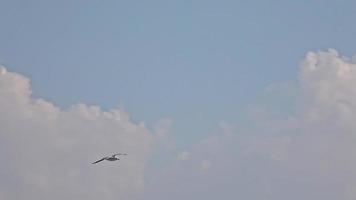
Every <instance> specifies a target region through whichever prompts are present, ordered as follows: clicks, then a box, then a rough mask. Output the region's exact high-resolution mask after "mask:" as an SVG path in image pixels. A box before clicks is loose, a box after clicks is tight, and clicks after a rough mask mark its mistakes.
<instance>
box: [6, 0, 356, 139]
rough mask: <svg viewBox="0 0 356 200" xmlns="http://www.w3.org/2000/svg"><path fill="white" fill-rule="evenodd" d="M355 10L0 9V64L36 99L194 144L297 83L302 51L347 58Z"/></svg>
mask: <svg viewBox="0 0 356 200" xmlns="http://www.w3.org/2000/svg"><path fill="white" fill-rule="evenodd" d="M355 4H356V3H355V2H353V1H315V0H314V1H306V0H303V1H294V2H291V1H230V0H226V1H210V0H204V1H203V0H196V1H163V0H161V1H105V2H101V1H90V0H88V1H87V0H86V1H20V0H11V1H10V0H2V1H0V9H1V10H0V25H1V31H0V44H1V45H0V61H1V62H2V63H3V64H4V65H6V66H7V67H8V68H9V70H11V71H16V72H19V73H22V74H25V75H26V76H28V77H30V78H31V81H32V86H33V88H34V96H35V97H41V98H44V99H47V100H49V101H52V102H54V103H55V104H56V105H58V106H60V107H62V108H68V107H69V106H71V105H73V104H75V103H78V102H85V103H88V104H95V105H100V106H101V107H103V108H105V109H109V108H113V107H116V106H117V105H121V106H123V107H124V108H125V110H127V111H128V112H129V113H130V115H131V116H132V118H133V119H134V120H135V121H145V122H148V123H154V122H155V121H157V120H158V119H160V118H165V117H168V118H172V119H173V120H174V128H175V131H176V132H177V133H178V134H177V135H179V137H178V138H180V137H181V138H180V139H181V140H186V139H187V140H188V141H191V140H194V141H195V140H197V139H200V138H201V137H203V134H205V132H207V131H208V132H209V131H211V130H214V129H215V128H216V127H217V123H218V122H220V121H230V122H235V121H237V120H238V119H239V118H241V115H244V114H245V113H244V112H245V111H244V110H245V108H246V107H247V106H248V105H250V104H251V102H253V101H255V100H256V98H258V97H259V94H260V93H261V91H263V90H264V88H265V87H266V86H267V85H269V84H271V83H275V82H283V81H286V80H292V81H294V80H295V79H296V76H297V73H298V65H299V62H300V60H301V59H302V58H303V57H304V55H305V54H306V52H307V51H309V50H318V49H326V48H330V47H332V48H336V49H337V50H338V51H340V52H341V53H343V54H344V55H347V56H351V55H352V54H353V53H354V52H355V48H354V46H353V44H352V41H353V39H354V35H355V34H356V27H355V26H353V24H354V19H355V18H356V14H355V13H356V12H354V8H355V7H356V5H355ZM194 138H195V139H194ZM182 145H183V144H182Z"/></svg>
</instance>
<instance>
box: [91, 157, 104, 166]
mask: <svg viewBox="0 0 356 200" xmlns="http://www.w3.org/2000/svg"><path fill="white" fill-rule="evenodd" d="M105 159H106V157H104V158H102V159H100V160H98V161H95V162H93V163H92V164H95V163H98V162H101V161H103V160H105Z"/></svg>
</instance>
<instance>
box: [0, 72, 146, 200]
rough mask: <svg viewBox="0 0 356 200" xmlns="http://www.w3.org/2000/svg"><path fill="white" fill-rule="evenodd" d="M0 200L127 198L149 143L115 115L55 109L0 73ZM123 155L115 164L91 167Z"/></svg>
mask: <svg viewBox="0 0 356 200" xmlns="http://www.w3.org/2000/svg"><path fill="white" fill-rule="evenodd" d="M0 72H1V73H0V163H1V170H0V199H30V200H31V199H54V200H56V199H88V200H90V199H128V198H129V197H131V196H132V195H134V194H135V193H136V192H137V191H139V190H140V189H142V187H143V185H144V169H145V164H146V162H147V159H148V157H149V154H150V152H151V149H152V144H151V143H152V138H151V136H150V134H149V132H148V131H147V129H146V128H145V127H144V126H143V125H137V124H134V123H133V122H131V121H130V118H129V116H128V114H127V113H126V112H124V111H122V110H120V109H113V110H110V111H103V110H101V108H100V107H98V106H88V105H86V104H78V105H74V106H72V107H71V108H70V109H68V110H61V109H60V108H58V107H56V106H54V105H53V104H52V103H51V102H48V101H45V100H43V99H34V98H32V97H31V86H30V84H29V79H28V78H26V77H24V76H22V75H20V74H16V73H12V72H7V70H6V69H5V68H4V67H1V68H0ZM116 152H125V153H128V154H129V155H128V156H126V157H123V158H122V159H121V160H120V161H119V162H112V163H111V162H105V163H99V164H96V165H92V164H91V162H93V161H95V160H96V159H98V158H101V157H102V156H104V155H107V154H111V153H116Z"/></svg>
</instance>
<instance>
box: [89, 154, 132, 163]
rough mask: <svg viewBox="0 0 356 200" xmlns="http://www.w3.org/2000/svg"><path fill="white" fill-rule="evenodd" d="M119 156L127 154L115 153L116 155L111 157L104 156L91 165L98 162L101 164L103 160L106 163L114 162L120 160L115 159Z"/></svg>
mask: <svg viewBox="0 0 356 200" xmlns="http://www.w3.org/2000/svg"><path fill="white" fill-rule="evenodd" d="M119 155H125V156H126V155H127V153H117V154H114V155H112V156H105V157H104V158H102V159H100V160H98V161H95V162H93V163H92V164H96V163H98V162H101V161H103V160H108V161H116V160H120V159H119V158H116V156H119Z"/></svg>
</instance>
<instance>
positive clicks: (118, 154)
mask: <svg viewBox="0 0 356 200" xmlns="http://www.w3.org/2000/svg"><path fill="white" fill-rule="evenodd" d="M120 155H124V156H126V155H127V153H117V154H114V155H112V156H120Z"/></svg>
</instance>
